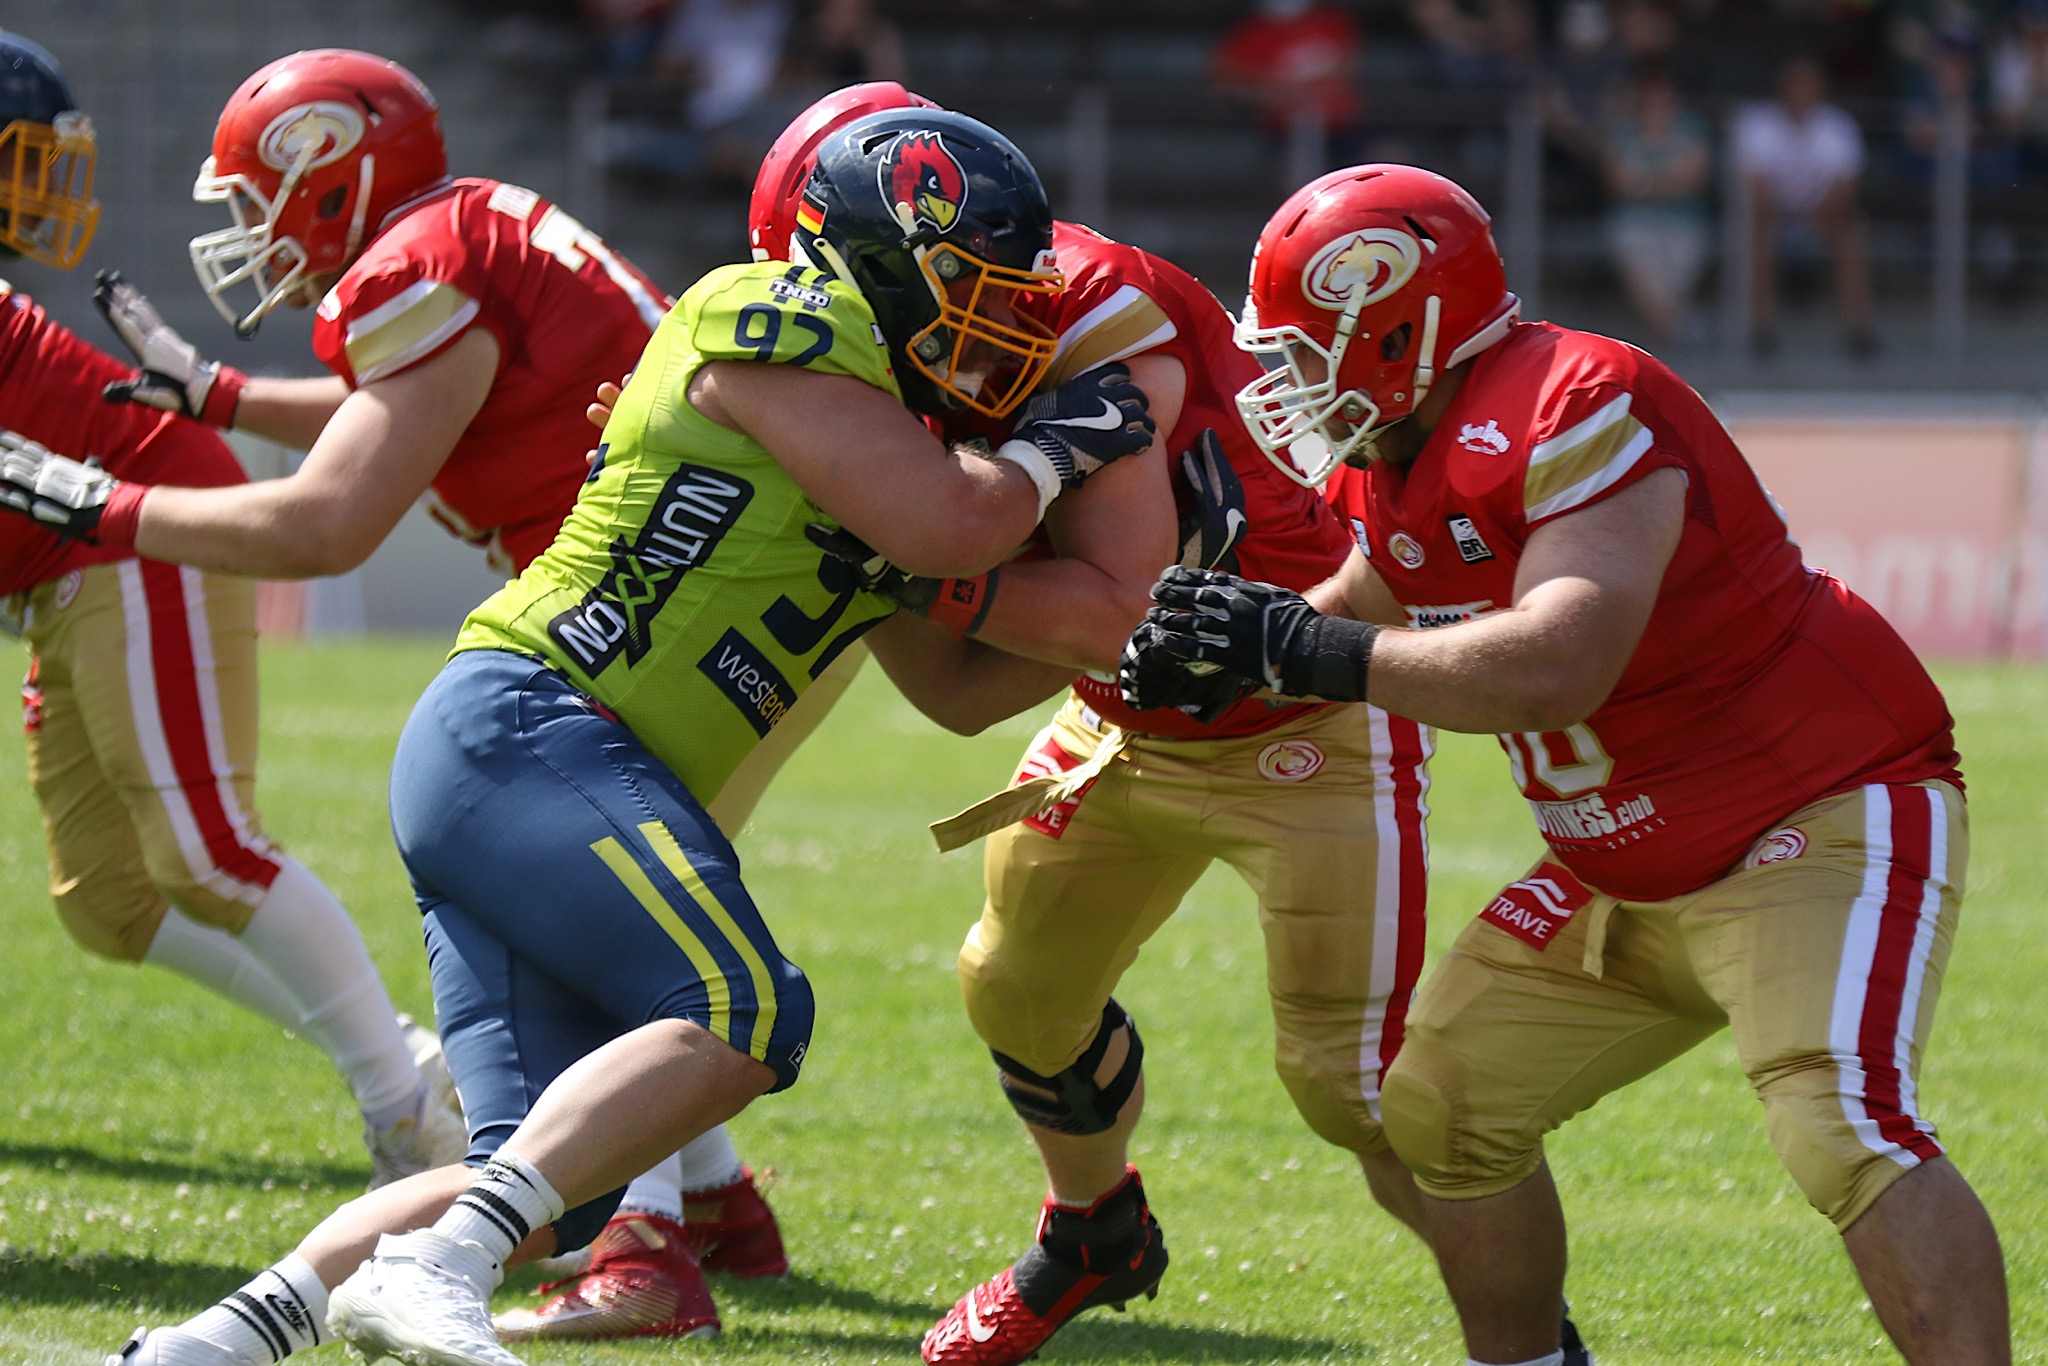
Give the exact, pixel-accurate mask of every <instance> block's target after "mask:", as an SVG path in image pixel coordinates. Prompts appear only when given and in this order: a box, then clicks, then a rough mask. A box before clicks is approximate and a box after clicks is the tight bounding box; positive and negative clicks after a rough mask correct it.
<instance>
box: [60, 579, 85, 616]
mask: <svg viewBox="0 0 2048 1366" xmlns="http://www.w3.org/2000/svg"><path fill="white" fill-rule="evenodd" d="M84 584H85V575H83V574H81V573H79V572H78V571H77V570H76V569H74V570H71V571H70V572H69V573H67V574H65V575H64V577H63V578H61V579H59V580H57V593H56V607H57V610H58V611H60V612H61V611H63V610H64V609H65V608H67V607H69V606H70V605H71V604H72V603H74V602H77V601H78V590H79V589H80V588H81V587H83V586H84Z"/></svg>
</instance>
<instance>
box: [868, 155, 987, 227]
mask: <svg viewBox="0 0 2048 1366" xmlns="http://www.w3.org/2000/svg"><path fill="white" fill-rule="evenodd" d="M876 175H877V176H878V177H879V179H880V181H881V188H882V202H883V203H885V204H887V205H889V207H890V209H891V211H893V212H894V213H895V215H896V221H897V222H899V223H901V224H902V225H903V231H905V232H916V231H917V229H918V226H919V225H920V224H922V225H923V226H925V227H929V228H933V229H935V230H936V231H939V232H945V231H946V230H947V229H949V228H951V227H952V226H953V225H954V224H955V223H957V222H959V221H960V213H961V211H962V210H963V209H965V208H966V207H967V173H966V172H965V171H963V170H961V169H960V163H959V161H958V160H956V159H955V158H954V156H953V153H952V152H951V151H949V150H948V149H947V147H946V140H945V139H944V138H942V137H940V136H939V135H938V134H937V133H934V132H907V133H902V134H899V135H898V136H897V138H896V141H895V142H893V143H891V144H890V146H889V150H888V151H887V152H885V153H883V154H882V164H881V166H880V168H879V169H878V170H877V171H876Z"/></svg>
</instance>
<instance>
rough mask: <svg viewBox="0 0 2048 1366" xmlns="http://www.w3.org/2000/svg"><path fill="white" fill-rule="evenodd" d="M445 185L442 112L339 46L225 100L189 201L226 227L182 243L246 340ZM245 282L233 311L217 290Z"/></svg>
mask: <svg viewBox="0 0 2048 1366" xmlns="http://www.w3.org/2000/svg"><path fill="white" fill-rule="evenodd" d="M447 179H448V153H447V150H446V148H445V147H444V146H443V145H442V142H441V115H440V111H439V107H438V106H437V105H435V103H434V97H433V96H432V95H430V94H428V93H427V88H426V87H425V86H424V85H421V84H420V82H419V79H418V78H417V77H416V76H414V75H413V74H412V73H411V72H410V71H407V70H406V69H405V68H404V67H402V66H400V65H398V63H396V62H392V61H387V60H385V59H384V58H382V57H376V56H372V55H371V54H370V53H367V52H351V51H349V50H348V49H346V48H319V49H316V50H314V51H310V52H294V53H293V54H292V55H291V56H289V57H280V58H278V59H277V60H276V61H274V62H272V63H271V64H270V65H269V66H266V67H264V68H263V69H262V70H261V71H258V72H257V73H256V74H255V75H253V76H251V77H250V78H249V79H248V80H246V81H244V82H242V86H241V89H239V90H237V91H235V93H234V95H233V96H231V97H230V98H229V100H228V105H227V108H226V109H224V110H222V111H221V116H220V123H219V124H218V125H217V126H216V127H215V128H214V133H213V155H212V156H210V157H208V158H207V159H206V164H205V165H203V166H201V167H200V168H199V179H198V180H197V181H195V182H194V183H193V185H192V198H194V199H195V200H197V201H198V202H200V203H202V204H219V203H225V204H226V205H227V206H228V211H229V212H230V213H232V214H233V215H234V219H235V224H234V226H233V227H231V228H222V229H221V230H220V231H218V232H209V233H205V234H203V235H201V236H199V237H195V238H193V239H192V268H193V269H194V270H196V271H197V272H198V273H199V283H200V284H201V285H202V286H203V287H204V288H205V290H206V293H207V295H208V297H209V298H211V299H212V300H213V306H214V307H215V308H217V309H219V310H220V313H221V316H222V317H224V318H226V319H227V320H228V321H229V322H230V323H233V324H234V327H235V331H236V332H237V333H239V334H240V335H242V336H245V337H246V336H248V335H249V334H250V333H252V332H254V331H255V330H256V327H257V324H259V323H260V322H262V321H263V317H264V315H265V314H267V313H269V312H270V310H271V309H273V308H275V307H276V306H277V305H278V303H279V302H281V301H283V300H285V299H287V298H289V297H291V295H292V294H293V293H294V292H295V291H297V290H299V289H300V288H301V287H302V286H303V285H304V283H305V282H306V280H307V278H308V277H318V276H321V275H326V274H330V273H332V272H335V271H339V270H342V269H345V268H346V267H347V266H348V264H349V262H351V261H353V260H354V259H355V258H356V255H357V254H358V253H359V252H360V251H361V250H362V249H363V247H364V245H365V244H366V242H367V240H368V238H369V237H370V236H374V235H375V233H376V230H377V228H378V227H379V226H380V225H381V224H382V223H383V221H384V219H385V217H386V216H387V215H388V214H389V213H390V212H391V211H392V210H393V209H394V208H397V207H398V206H399V205H401V204H403V203H405V202H406V201H407V200H410V199H413V198H416V197H417V196H419V195H420V194H422V193H424V192H425V191H427V190H430V189H433V188H434V187H435V186H437V185H440V184H442V183H444V182H445V181H446V180H447ZM244 282H250V283H253V284H254V285H255V288H256V293H257V303H256V306H255V307H254V308H252V309H250V310H249V311H248V312H247V313H240V312H239V311H238V310H237V308H236V307H235V305H234V304H233V303H231V302H230V301H229V300H228V299H227V297H226V294H227V291H228V290H229V289H230V288H232V287H234V286H236V285H239V284H242V283H244Z"/></svg>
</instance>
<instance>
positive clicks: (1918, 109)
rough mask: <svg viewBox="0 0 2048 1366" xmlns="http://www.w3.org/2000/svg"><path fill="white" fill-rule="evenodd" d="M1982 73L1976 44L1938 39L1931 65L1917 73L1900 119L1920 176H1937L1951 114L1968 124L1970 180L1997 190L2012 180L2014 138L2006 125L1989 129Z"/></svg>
mask: <svg viewBox="0 0 2048 1366" xmlns="http://www.w3.org/2000/svg"><path fill="white" fill-rule="evenodd" d="M1981 74H1982V73H1981V72H1980V70H1979V68H1978V63H1977V51H1976V47H1975V45H1974V44H1973V43H1971V42H1969V41H1967V40H1943V41H1941V42H1938V43H1936V44H1935V46H1934V48H1933V51H1932V52H1931V53H1930V54H1929V57H1928V60H1927V62H1926V64H1925V65H1924V66H1923V67H1921V68H1920V69H1918V70H1916V71H1915V72H1914V73H1913V76H1912V79H1911V81H1910V82H1909V87H1908V89H1907V92H1906V95H1905V98H1904V99H1903V100H1901V101H1900V103H1899V123H1900V127H1901V130H1902V131H1903V132H1904V134H1905V166H1906V170H1907V171H1908V172H1909V173H1910V174H1911V175H1912V176H1913V177H1914V178H1915V179H1917V180H1920V181H1922V182H1927V181H1931V180H1932V179H1933V178H1934V174H1935V163H1936V162H1937V161H1939V160H1940V158H1941V136H1942V126H1943V124H1944V123H1945V122H1947V120H1949V119H1951V118H1954V119H1959V120H1961V123H1962V136H1963V139H1964V142H1963V145H1964V148H1965V151H1964V155H1965V157H1966V158H1967V161H1968V168H1969V182H1970V184H1972V185H1974V186H1977V187H1979V188H1984V189H1991V188H1996V187H1998V186H2001V185H2004V184H2005V183H2007V182H2008V181H2010V180H2011V179H2012V176H2013V170H2014V166H2013V161H2014V145H2013V139H2012V138H2011V137H2009V136H2007V135H2006V133H2005V131H2004V130H2003V129H1987V128H1986V127H1985V119H1984V113H1985V109H1986V105H1987V103H1988V94H1989V92H1988V91H1987V90H1986V89H1985V87H1984V84H1983V82H1982V80H1981V79H1980V77H1981Z"/></svg>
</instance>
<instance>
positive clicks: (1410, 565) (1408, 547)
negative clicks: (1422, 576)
mask: <svg viewBox="0 0 2048 1366" xmlns="http://www.w3.org/2000/svg"><path fill="white" fill-rule="evenodd" d="M1387 553H1388V554H1390V555H1392V556H1393V557H1394V559H1395V560H1397V561H1398V562H1399V563H1400V565H1401V567H1402V568H1403V569H1420V568H1422V543H1421V542H1420V541H1417V540H1416V539H1415V538H1414V537H1413V536H1410V535H1409V534H1408V533H1407V532H1405V531H1397V532H1395V533H1394V534H1393V535H1392V536H1389V537H1388V538H1387Z"/></svg>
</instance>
